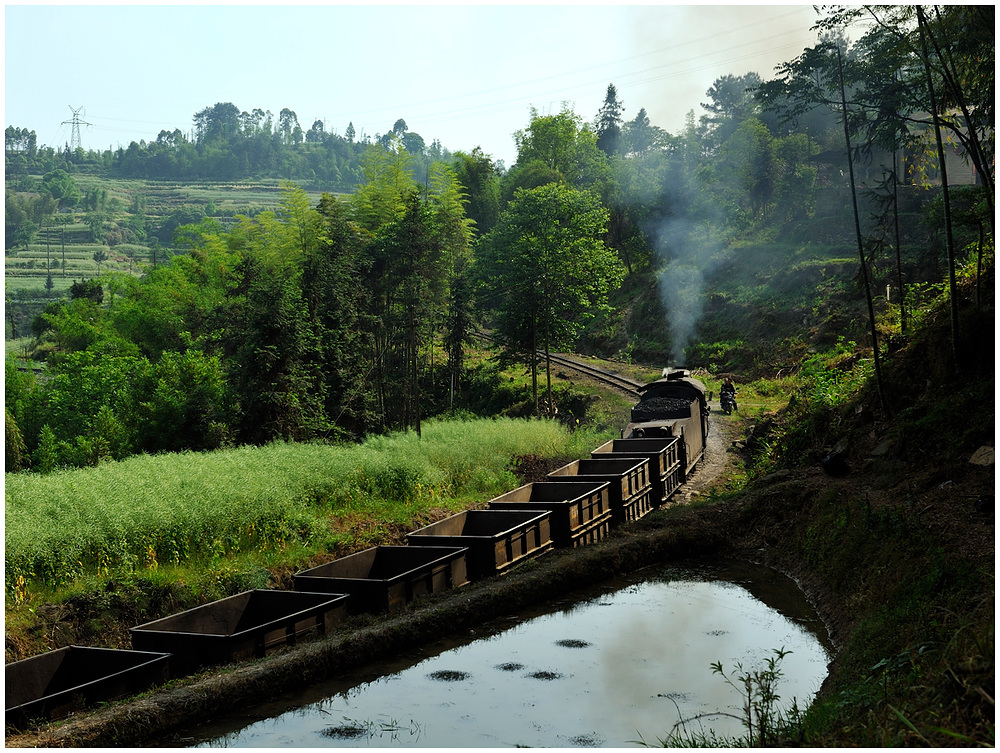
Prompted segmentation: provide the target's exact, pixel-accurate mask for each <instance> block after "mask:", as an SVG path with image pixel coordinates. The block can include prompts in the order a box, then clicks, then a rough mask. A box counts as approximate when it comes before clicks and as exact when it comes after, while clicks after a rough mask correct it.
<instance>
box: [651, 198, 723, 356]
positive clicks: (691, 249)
mask: <svg viewBox="0 0 1000 753" xmlns="http://www.w3.org/2000/svg"><path fill="white" fill-rule="evenodd" d="M705 222H706V220H705V218H702V220H701V222H698V221H696V220H694V219H693V218H689V217H686V216H678V217H674V218H671V219H669V220H666V221H663V222H661V223H660V224H659V225H658V226H657V228H656V231H655V235H654V238H653V241H654V247H655V249H656V254H657V263H658V265H657V266H658V270H659V271H658V273H657V287H658V291H659V294H660V302H661V304H662V306H663V310H664V312H665V314H666V318H667V327H668V329H669V331H670V362H671V363H674V364H680V365H684V364H686V363H687V359H686V358H685V351H686V349H687V348H688V346H689V345H691V343H692V342H694V340H695V337H696V335H697V331H698V323H699V322H700V321H701V318H702V314H703V313H704V311H705V302H706V299H705V280H706V278H707V277H708V276H709V275H710V274H711V272H712V271H713V270H714V269H715V267H716V266H717V265H718V263H719V260H720V256H719V254H718V251H719V244H718V242H717V241H714V240H712V239H711V237H710V233H709V230H708V225H707V224H705Z"/></svg>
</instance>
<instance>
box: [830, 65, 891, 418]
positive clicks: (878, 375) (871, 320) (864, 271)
mask: <svg viewBox="0 0 1000 753" xmlns="http://www.w3.org/2000/svg"><path fill="white" fill-rule="evenodd" d="M837 64H838V67H839V70H840V102H841V107H842V108H843V118H844V142H845V144H846V145H847V173H848V176H849V177H850V180H851V202H852V203H853V205H854V231H855V235H856V237H857V239H858V256H859V257H860V258H861V277H862V279H863V280H864V283H865V301H866V302H867V303H868V324H869V327H870V328H871V338H872V353H873V355H874V356H875V385H876V387H877V388H878V396H879V400H880V401H881V403H882V410H883V412H884V413H885V415H886V416H889V415H890V411H889V403H888V401H887V400H886V397H885V389H884V388H883V385H882V363H881V358H880V357H879V352H878V329H877V328H876V326H875V306H874V305H873V304H872V292H871V286H870V284H869V282H868V264H867V262H866V261H865V249H864V243H863V242H862V240H861V220H860V218H859V216H858V192H857V186H856V185H855V183H854V158H853V156H852V155H851V129H850V127H849V125H848V123H847V92H846V91H845V89H844V65H843V61H842V60H841V57H840V48H839V47H838V48H837Z"/></svg>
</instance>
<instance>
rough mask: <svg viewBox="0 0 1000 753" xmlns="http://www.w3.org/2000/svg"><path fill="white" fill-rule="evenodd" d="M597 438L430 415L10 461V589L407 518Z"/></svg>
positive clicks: (582, 448)
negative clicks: (344, 439)
mask: <svg viewBox="0 0 1000 753" xmlns="http://www.w3.org/2000/svg"><path fill="white" fill-rule="evenodd" d="M595 442H597V440H596V439H594V438H591V437H588V436H586V435H584V434H576V435H574V434H571V433H569V432H568V431H567V430H566V429H565V428H563V427H561V426H559V425H558V424H556V423H554V422H551V421H538V420H516V419H497V420H489V419H479V420H473V421H441V422H437V421H432V422H428V423H426V424H425V425H424V430H423V436H422V437H417V436H416V434H414V433H412V432H411V433H408V434H396V435H391V436H385V437H376V438H372V439H370V440H369V441H367V442H365V443H363V444H360V445H351V446H329V445H320V444H287V443H275V444H271V445H269V446H266V447H254V448H251V447H244V448H239V449H234V450H227V451H220V452H213V453H204V454H197V453H182V454H169V455H158V456H139V457H134V458H130V459H128V460H125V461H122V462H117V463H115V462H109V463H104V464H101V465H99V466H97V467H95V468H85V469H78V470H65V471H57V472H55V473H51V474H48V475H44V476H42V475H32V474H27V473H22V474H7V475H6V479H5V480H6V488H5V492H4V497H5V523H6V529H5V532H4V541H5V545H6V551H5V588H6V594H7V598H8V599H9V600H12V601H13V602H14V603H19V602H20V601H23V600H24V599H25V598H27V596H28V593H29V592H30V591H31V589H32V584H36V585H41V584H44V585H45V586H60V585H64V584H66V583H69V582H71V581H73V580H74V579H76V578H79V577H81V576H83V575H92V574H98V575H100V574H107V573H108V572H112V571H115V572H117V571H119V570H121V569H125V570H137V569H142V568H147V569H149V568H156V567H157V566H158V565H159V564H160V563H168V562H170V563H175V564H177V563H180V562H182V561H186V560H188V559H189V558H206V557H207V558H219V557H227V556H233V555H235V554H239V553H242V552H247V551H252V550H256V551H273V550H279V549H281V548H283V547H285V546H286V545H289V544H301V543H308V542H309V541H310V540H311V539H312V538H314V537H317V536H320V535H322V534H323V532H327V533H328V532H329V531H330V529H331V525H333V526H335V525H336V522H337V520H338V519H344V518H358V517H368V518H371V519H372V520H375V519H376V518H377V519H378V520H379V521H382V522H398V523H405V522H407V521H409V520H412V519H413V518H414V517H415V516H416V515H419V514H420V513H421V512H423V511H426V510H428V509H430V508H434V507H437V508H445V509H456V508H457V507H463V508H464V507H471V506H475V505H476V504H479V503H482V502H485V501H486V500H488V499H489V498H490V497H491V496H495V495H497V494H500V493H502V492H504V491H507V490H508V489H510V488H512V487H513V486H514V485H515V484H516V478H515V476H514V475H513V473H512V472H511V467H512V460H513V458H515V457H516V456H519V455H539V456H543V457H555V456H575V455H583V454H585V453H586V452H589V450H590V449H592V446H591V445H593V446H596V445H594V443H595Z"/></svg>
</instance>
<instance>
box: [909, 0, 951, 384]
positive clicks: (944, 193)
mask: <svg viewBox="0 0 1000 753" xmlns="http://www.w3.org/2000/svg"><path fill="white" fill-rule="evenodd" d="M917 24H918V25H919V27H920V44H921V46H922V47H923V53H924V61H923V62H924V73H925V74H926V75H927V93H928V95H929V96H930V100H931V117H932V118H933V119H934V138H935V140H936V141H937V151H938V161H939V162H940V169H941V198H942V200H943V201H944V231H945V241H946V245H947V248H948V296H949V297H950V298H951V352H952V357H953V358H954V363H955V368H956V369H957V368H958V285H957V284H956V281H955V239H954V236H953V234H952V225H951V201H950V197H949V193H948V167H947V165H946V164H945V151H944V142H943V141H942V139H941V119H940V118H939V117H938V111H937V96H936V95H935V93H934V79H933V77H932V76H931V64H930V60H929V57H928V52H927V19H926V18H925V17H924V9H923V8H922V7H921V6H919V5H918V6H917Z"/></svg>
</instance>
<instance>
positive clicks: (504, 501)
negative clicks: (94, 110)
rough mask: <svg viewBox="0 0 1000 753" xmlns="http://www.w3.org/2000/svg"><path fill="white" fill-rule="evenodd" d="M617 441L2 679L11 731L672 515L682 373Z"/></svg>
mask: <svg viewBox="0 0 1000 753" xmlns="http://www.w3.org/2000/svg"><path fill="white" fill-rule="evenodd" d="M638 392H639V394H640V395H641V398H640V400H639V402H638V403H637V404H636V405H635V406H634V407H633V408H632V410H631V415H630V420H629V423H628V425H627V426H626V427H625V429H624V430H623V432H622V437H621V439H615V440H611V441H609V442H607V443H605V444H604V445H602V446H600V447H598V448H596V449H595V450H594V451H593V452H592V453H591V457H590V458H589V459H585V460H577V461H573V462H572V463H569V464H568V465H566V466H564V467H562V468H559V469H557V470H555V471H553V472H552V473H550V474H549V475H548V477H547V478H546V480H545V481H541V482H532V483H528V484H525V485H523V486H521V487H518V488H517V489H514V490H512V491H509V492H507V493H506V494H502V495H500V496H498V497H495V498H494V499H492V500H490V501H489V502H488V503H487V508H488V509H475V510H468V511H466V512H463V513H459V514H457V515H454V516H452V517H450V518H445V519H444V520H441V521H438V522H437V523H434V524H432V525H430V526H426V527H425V528H422V529H420V530H418V531H413V532H411V533H410V534H408V535H407V544H406V545H405V546H377V547H372V548H370V549H367V550H364V551H362V552H357V553H354V554H351V555H348V556H346V557H342V558H339V559H335V560H333V561H332V562H329V563H327V564H325V565H321V566H319V567H315V568H311V569H309V570H304V571H302V572H300V573H298V574H296V576H295V578H294V583H295V589H294V591H283V590H271V589H257V590H253V591H245V592H243V593H241V594H236V595H234V596H230V597H228V598H225V599H221V600H219V601H216V602H212V603H209V604H205V605H202V606H200V607H196V608H194V609H189V610H187V611H185V612H181V613H178V614H174V615H172V616H168V617H164V618H162V619H159V620H156V621H154V622H149V623H146V624H143V625H138V626H136V627H133V628H132V629H131V638H132V650H131V651H129V650H119V649H104V648H91V647H85V646H69V647H65V648H61V649H57V650H55V651H51V652H49V653H46V654H42V655H40V656H36V657H32V658H30V659H24V660H22V661H18V662H12V663H11V664H8V665H7V666H6V703H5V707H6V722H7V724H8V725H12V726H15V727H18V726H24V725H26V724H27V723H29V722H30V721H31V720H36V719H43V718H48V717H53V718H54V717H59V716H64V715H65V714H67V713H70V712H72V711H74V710H76V709H78V708H81V707H83V706H86V705H91V704H94V703H98V702H103V701H108V700H112V699H114V698H120V697H122V696H125V695H131V694H134V693H137V692H140V691H142V690H144V689H145V688H147V687H150V686H151V685H156V684H159V683H161V682H163V681H165V680H166V679H168V678H170V677H178V676H181V675H184V674H189V673H192V672H195V671H197V670H198V669H200V668H202V667H205V666H209V665H212V664H220V663H228V662H233V661H240V660H244V659H249V658H253V657H259V656H264V655H265V654H267V653H270V652H271V651H272V650H274V649H276V648H278V647H281V646H285V645H289V644H294V643H296V642H298V641H300V640H302V639H305V638H310V637H313V636H316V635H325V634H327V633H329V632H330V631H331V630H333V629H334V628H335V626H336V625H337V624H338V623H339V622H340V621H341V619H342V618H343V617H345V616H346V615H348V614H355V613H364V612H369V613H370V612H394V611H401V610H403V609H405V608H406V606H407V605H408V604H409V603H410V602H411V601H412V600H413V599H415V598H417V597H419V596H421V595H424V594H429V593H435V592H440V591H444V590H447V589H452V588H458V587H461V586H463V585H465V584H467V583H469V582H470V581H475V580H479V579H482V578H487V577H494V576H497V575H500V574H502V573H505V572H507V571H508V570H510V569H511V568H513V567H515V566H517V565H519V564H521V563H522V562H524V561H526V560H528V559H532V558H535V557H539V556H541V555H543V554H545V553H546V552H548V551H550V550H551V549H552V548H553V547H579V546H586V545H588V544H592V543H594V542H597V541H600V540H601V539H603V538H604V537H605V536H606V535H607V534H608V532H609V530H610V529H611V528H613V527H614V526H616V525H619V524H622V523H626V522H633V521H636V520H639V519H641V518H642V517H643V516H645V515H646V514H647V513H649V512H651V511H652V510H654V509H655V508H657V507H660V506H662V505H666V504H668V503H669V502H670V501H671V499H672V498H673V496H674V495H675V494H676V492H677V490H678V489H679V488H680V487H681V486H682V485H683V484H684V483H685V482H686V481H687V480H688V479H689V478H690V477H691V474H692V473H693V472H694V470H695V467H696V465H697V464H698V462H699V461H700V460H701V459H702V457H703V456H704V453H705V446H706V439H707V436H708V416H709V408H708V402H707V400H706V393H705V386H704V385H703V384H702V383H701V382H699V381H698V380H696V379H693V378H692V377H691V374H690V372H688V371H685V370H665V371H664V376H663V378H662V379H658V380H656V381H654V382H652V383H650V384H647V385H644V386H641V387H640V388H638Z"/></svg>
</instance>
